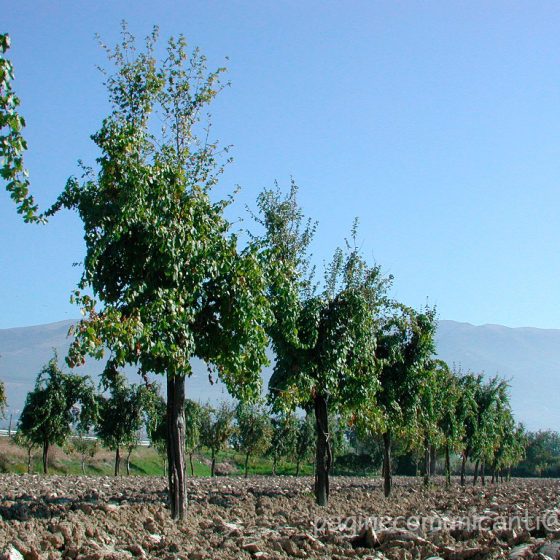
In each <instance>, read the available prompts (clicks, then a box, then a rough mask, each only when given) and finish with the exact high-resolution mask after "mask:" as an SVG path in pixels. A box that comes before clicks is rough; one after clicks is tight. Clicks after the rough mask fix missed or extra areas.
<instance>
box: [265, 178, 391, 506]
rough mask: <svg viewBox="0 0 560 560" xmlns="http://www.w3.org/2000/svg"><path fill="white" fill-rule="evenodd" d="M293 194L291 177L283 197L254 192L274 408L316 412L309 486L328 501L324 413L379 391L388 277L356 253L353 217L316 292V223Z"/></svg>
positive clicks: (367, 398)
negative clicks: (312, 249) (379, 343)
mask: <svg viewBox="0 0 560 560" xmlns="http://www.w3.org/2000/svg"><path fill="white" fill-rule="evenodd" d="M296 195H297V187H296V186H295V184H293V183H292V187H291V190H290V192H289V193H288V195H287V196H285V197H284V196H283V195H282V193H281V192H280V191H279V190H278V189H275V190H265V191H263V193H261V195H260V196H259V199H258V206H259V215H258V216H257V221H258V222H259V223H260V224H261V225H262V226H263V227H264V229H265V233H264V236H263V237H262V239H261V243H262V246H263V251H262V257H263V261H264V262H265V263H267V265H268V275H269V298H270V300H271V307H272V309H273V312H274V316H275V322H274V324H273V325H272V326H271V327H270V329H269V334H270V337H271V339H272V346H273V349H274V353H275V355H276V363H275V366H274V373H273V375H272V377H271V379H270V383H269V390H270V395H271V400H272V401H273V402H274V403H275V406H276V407H284V408H293V407H295V406H296V405H299V406H302V407H303V408H304V409H306V410H313V411H314V413H315V420H316V430H317V443H316V459H315V463H316V468H315V488H314V490H315V498H316V501H317V503H318V504H319V505H323V506H325V505H327V502H328V497H329V472H330V470H331V466H332V452H331V451H332V450H331V445H330V441H329V422H328V418H329V414H337V413H340V412H344V411H346V410H355V409H356V408H357V407H359V406H360V405H361V404H363V403H366V402H369V401H370V400H371V399H372V398H373V394H374V393H375V391H376V390H377V387H378V383H377V376H376V359H375V334H374V333H375V315H376V308H377V306H379V305H380V302H381V300H382V299H383V296H384V292H385V289H386V287H387V284H388V279H385V278H384V277H383V276H382V275H381V270H380V268H379V267H377V266H374V267H370V266H368V264H367V263H366V262H365V261H364V259H363V258H362V257H361V255H360V252H359V250H358V248H357V242H356V235H357V224H355V225H354V228H353V230H352V241H353V245H352V244H350V243H347V246H346V250H345V251H343V250H341V249H338V250H337V251H336V252H335V254H334V257H333V260H332V262H331V263H330V265H329V266H328V267H327V268H326V270H325V278H324V282H323V285H322V290H321V291H318V290H317V289H316V286H315V285H314V283H313V277H312V268H311V265H310V256H309V253H308V249H309V244H310V242H311V239H312V237H313V233H314V229H315V226H314V224H313V223H312V222H310V221H309V220H307V221H306V220H305V219H304V217H303V213H302V211H301V209H300V208H299V206H298V204H297V200H296Z"/></svg>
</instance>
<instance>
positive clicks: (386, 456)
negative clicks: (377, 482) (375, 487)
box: [383, 432, 393, 498]
mask: <svg viewBox="0 0 560 560" xmlns="http://www.w3.org/2000/svg"><path fill="white" fill-rule="evenodd" d="M391 470H392V465H391V434H390V433H389V432H385V433H384V434H383V479H384V480H383V493H384V494H385V497H386V498H388V497H389V496H390V494H391V488H392V486H393V476H392V474H391Z"/></svg>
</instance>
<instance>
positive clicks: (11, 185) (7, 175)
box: [0, 33, 43, 222]
mask: <svg viewBox="0 0 560 560" xmlns="http://www.w3.org/2000/svg"><path fill="white" fill-rule="evenodd" d="M10 43H11V42H10V36H9V35H7V34H5V33H3V34H0V177H2V179H3V180H4V181H6V190H7V191H8V192H9V193H10V196H11V198H12V200H13V201H14V202H15V203H16V204H17V212H18V214H21V215H22V216H23V219H24V221H25V222H39V221H43V220H42V218H40V217H38V215H37V212H38V207H37V205H36V204H35V201H34V200H33V197H32V196H31V194H30V193H29V174H28V172H27V170H26V169H25V165H24V162H23V154H24V153H25V151H26V150H27V141H26V140H25V138H24V137H23V135H22V131H23V129H24V127H25V119H24V118H23V117H22V116H21V115H20V114H19V112H18V107H19V105H20V100H19V98H18V96H17V95H16V94H15V92H14V90H13V87H12V81H13V80H14V66H13V64H12V63H11V62H10V61H9V60H8V59H7V58H6V53H7V52H8V50H9V48H10Z"/></svg>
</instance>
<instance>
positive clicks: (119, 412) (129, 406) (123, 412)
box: [95, 370, 149, 476]
mask: <svg viewBox="0 0 560 560" xmlns="http://www.w3.org/2000/svg"><path fill="white" fill-rule="evenodd" d="M103 387H104V389H105V390H108V391H109V395H108V396H100V397H99V416H98V420H97V424H96V427H95V432H96V434H97V436H98V437H99V439H100V440H101V441H102V442H103V445H104V446H105V447H108V448H109V449H111V450H112V451H114V452H115V471H114V472H115V476H118V474H119V472H120V463H121V455H120V451H121V449H122V448H123V447H124V448H127V449H128V457H127V474H130V473H129V471H130V467H129V462H130V454H131V452H132V450H134V448H135V447H136V446H137V445H138V439H139V438H138V433H139V432H140V429H141V428H142V425H143V422H144V412H145V410H146V407H147V401H148V399H149V397H148V395H147V392H148V391H149V389H148V388H146V387H144V386H138V385H129V384H128V382H127V380H126V377H125V376H124V374H122V373H119V372H117V371H111V372H110V374H109V375H107V370H106V375H105V376H104V378H103Z"/></svg>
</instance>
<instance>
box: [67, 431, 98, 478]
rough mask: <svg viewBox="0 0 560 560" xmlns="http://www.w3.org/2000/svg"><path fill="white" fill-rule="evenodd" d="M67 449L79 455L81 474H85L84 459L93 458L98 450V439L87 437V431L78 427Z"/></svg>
mask: <svg viewBox="0 0 560 560" xmlns="http://www.w3.org/2000/svg"><path fill="white" fill-rule="evenodd" d="M68 451H69V452H70V453H77V454H78V456H79V457H80V467H81V470H82V474H86V461H87V459H88V458H89V459H93V458H94V457H95V455H96V454H97V452H98V451H99V441H98V440H96V439H93V438H91V437H88V435H87V432H84V431H83V430H81V429H78V430H77V431H76V433H75V434H74V436H73V437H72V439H71V440H70V441H69V443H68Z"/></svg>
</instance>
